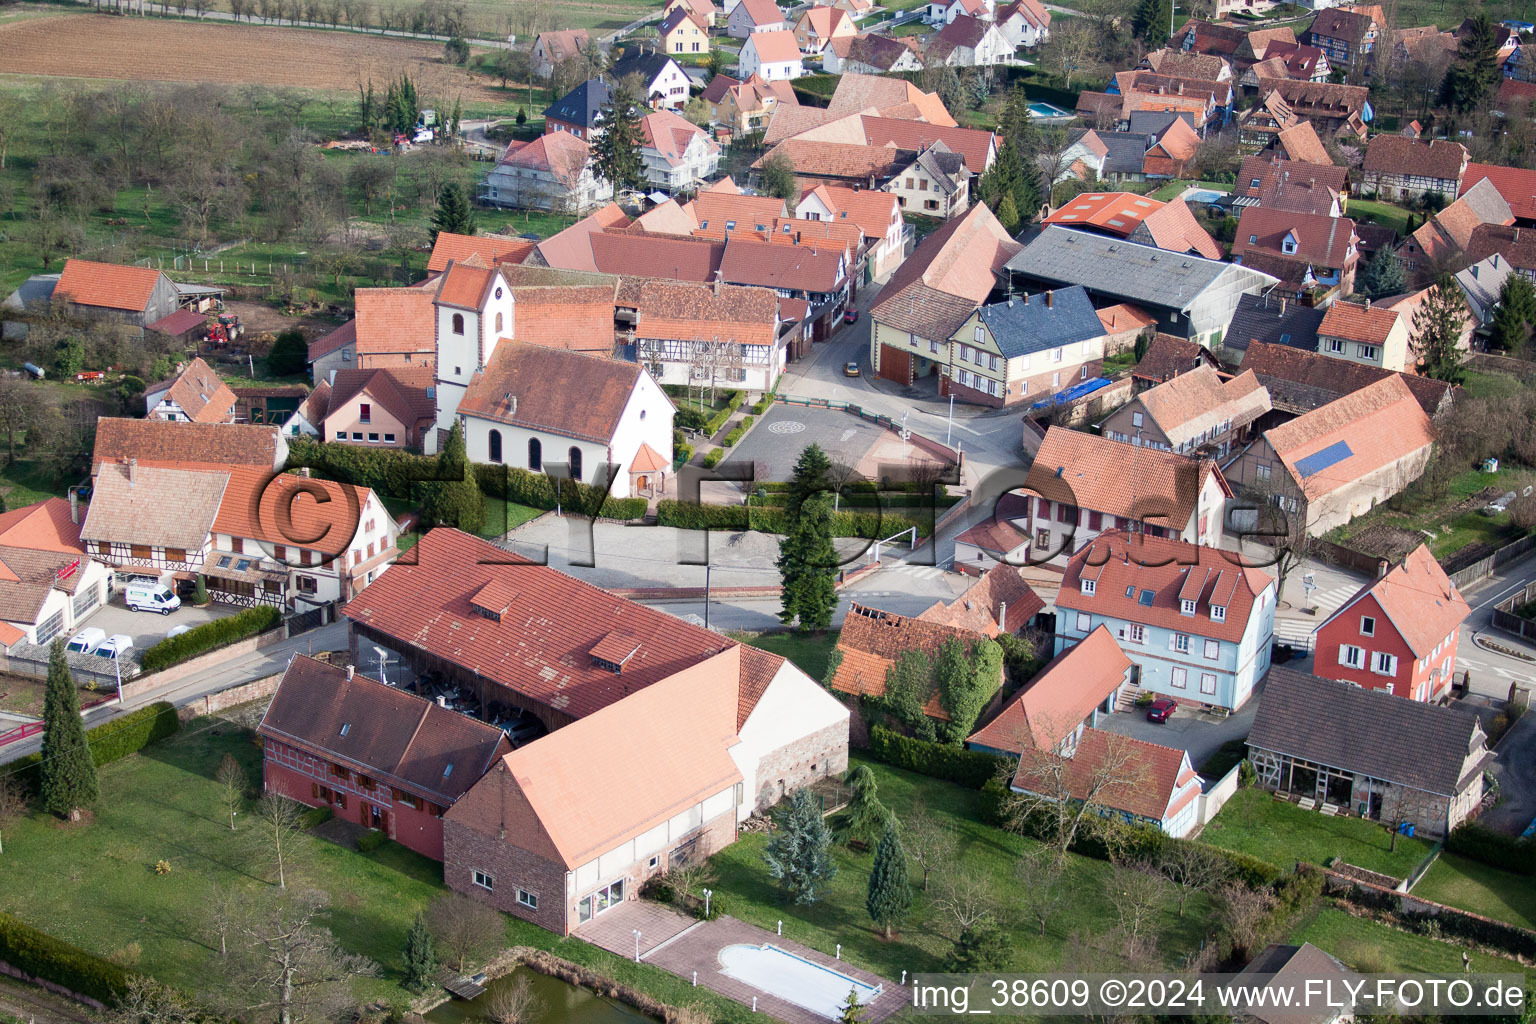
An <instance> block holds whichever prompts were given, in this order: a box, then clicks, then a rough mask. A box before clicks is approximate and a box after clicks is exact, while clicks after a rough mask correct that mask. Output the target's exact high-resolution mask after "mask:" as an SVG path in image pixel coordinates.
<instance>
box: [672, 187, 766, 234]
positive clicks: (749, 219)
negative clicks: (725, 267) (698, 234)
mask: <svg viewBox="0 0 1536 1024" xmlns="http://www.w3.org/2000/svg"><path fill="white" fill-rule="evenodd" d="M687 210H688V212H689V213H690V214H691V215H692V217H693V219H694V221H695V222H696V223H697V224H698V226H699V227H701V228H706V227H715V228H719V227H723V226H724V225H725V223H726V222H727V221H735V222H736V227H735V228H734V229H733V230H738V231H749V230H752V229H754V228H755V229H757V230H759V231H761V230H765V229H767V228H769V227H771V226H772V225H773V220H774V218H775V217H787V216H789V215H790V214H791V212H792V211H791V210H790V208H789V204H788V203H787V202H785V201H784V200H783V199H779V198H776V197H774V196H749V195H743V194H742V193H741V192H739V191H737V192H727V191H722V190H718V189H714V190H706V191H703V192H700V193H699V194H698V195H696V196H694V198H693V202H691V203H689V204H688V206H687ZM759 225H761V227H759Z"/></svg>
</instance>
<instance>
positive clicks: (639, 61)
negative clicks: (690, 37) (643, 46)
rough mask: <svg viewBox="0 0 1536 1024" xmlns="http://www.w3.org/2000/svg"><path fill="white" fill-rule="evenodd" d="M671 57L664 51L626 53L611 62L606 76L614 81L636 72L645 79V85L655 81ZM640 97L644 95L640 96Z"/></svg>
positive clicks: (621, 79) (648, 85)
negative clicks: (611, 65)
mask: <svg viewBox="0 0 1536 1024" xmlns="http://www.w3.org/2000/svg"><path fill="white" fill-rule="evenodd" d="M670 63H672V58H671V57H668V56H667V55H666V54H664V53H656V52H654V51H650V50H643V51H641V52H639V53H626V54H625V55H624V56H623V57H620V58H619V59H618V60H616V61H614V62H613V67H611V68H609V69H608V77H609V78H611V79H612V80H613V81H615V82H622V81H624V79H625V78H627V77H629V76H630V75H635V74H638V75H639V76H640V77H641V78H643V79H645V84H646V87H647V88H649V87H650V85H651V83H652V82H654V81H656V78H657V76H659V75H660V74H661V73H662V71H664V70H666V67H667V65H668V64H670ZM641 98H642V99H643V98H644V97H641Z"/></svg>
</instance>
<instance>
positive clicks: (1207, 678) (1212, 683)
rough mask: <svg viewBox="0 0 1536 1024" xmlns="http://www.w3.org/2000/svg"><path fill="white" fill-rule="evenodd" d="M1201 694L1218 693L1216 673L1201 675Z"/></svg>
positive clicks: (1202, 673)
mask: <svg viewBox="0 0 1536 1024" xmlns="http://www.w3.org/2000/svg"><path fill="white" fill-rule="evenodd" d="M1200 692H1201V693H1206V694H1214V693H1215V692H1216V673H1214V672H1201V673H1200Z"/></svg>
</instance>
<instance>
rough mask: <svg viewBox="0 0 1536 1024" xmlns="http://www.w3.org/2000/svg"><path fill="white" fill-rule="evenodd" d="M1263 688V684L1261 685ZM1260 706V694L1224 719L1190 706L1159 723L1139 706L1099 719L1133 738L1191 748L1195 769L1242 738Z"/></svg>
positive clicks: (1105, 726)
mask: <svg viewBox="0 0 1536 1024" xmlns="http://www.w3.org/2000/svg"><path fill="white" fill-rule="evenodd" d="M1260 689H1261V690H1262V687H1261V688H1260ZM1258 710H1259V694H1258V693H1255V694H1254V695H1253V696H1252V697H1249V698H1248V703H1247V704H1245V705H1243V707H1242V708H1241V709H1240V710H1239V711H1237V712H1236V713H1235V714H1231V715H1228V716H1227V717H1226V718H1223V719H1216V718H1212V717H1209V716H1207V715H1202V714H1199V713H1197V712H1194V711H1190V710H1189V709H1187V708H1180V709H1179V710H1178V711H1176V712H1174V715H1173V717H1172V718H1170V719H1168V721H1167V722H1164V723H1163V724H1161V725H1159V724H1158V723H1156V722H1149V721H1147V715H1146V712H1145V710H1142V709H1137V710H1134V711H1129V712H1126V713H1124V714H1121V713H1118V712H1117V713H1115V714H1112V715H1108V716H1105V717H1102V718H1100V719H1099V728H1100V729H1104V730H1105V731H1107V732H1116V733H1119V734H1120V735H1122V736H1129V737H1131V738H1132V739H1137V740H1145V741H1146V742H1148V743H1156V744H1158V745H1160V746H1164V747H1174V748H1175V749H1179V750H1187V751H1189V764H1190V767H1192V768H1194V769H1195V771H1199V770H1200V766H1201V765H1203V764H1205V762H1206V759H1207V758H1209V757H1210V756H1211V755H1212V754H1214V753H1216V751H1217V750H1218V749H1219V748H1220V747H1221V745H1222V744H1223V743H1226V742H1227V741H1229V740H1236V739H1242V738H1243V737H1245V736H1247V735H1248V730H1249V729H1251V728H1252V727H1253V716H1254V715H1255V714H1256V713H1257V712H1258Z"/></svg>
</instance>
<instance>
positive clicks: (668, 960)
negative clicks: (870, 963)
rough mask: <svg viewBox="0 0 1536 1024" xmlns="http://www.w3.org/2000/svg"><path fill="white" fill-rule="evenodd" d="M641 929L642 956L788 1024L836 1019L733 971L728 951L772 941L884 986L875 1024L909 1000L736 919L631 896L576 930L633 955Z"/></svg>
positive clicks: (868, 1014)
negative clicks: (697, 914)
mask: <svg viewBox="0 0 1536 1024" xmlns="http://www.w3.org/2000/svg"><path fill="white" fill-rule="evenodd" d="M637 929H638V930H639V932H640V959H641V960H643V961H645V962H646V963H650V964H655V965H656V966H657V967H660V968H663V969H664V970H668V971H671V972H672V973H673V974H675V975H677V976H678V977H680V978H683V979H684V980H686V981H693V980H694V976H695V973H697V978H698V981H697V984H699V985H702V986H704V987H705V988H708V989H710V990H711V991H713V992H718V993H719V994H720V995H723V996H726V997H727V998H729V999H734V1000H736V1001H737V1002H738V1003H741V1004H742V1005H744V1006H753V1005H755V1006H756V1008H757V1009H758V1010H759V1011H761V1012H763V1013H766V1014H768V1015H770V1016H772V1017H774V1018H776V1019H778V1020H782V1021H787V1022H788V1024H821V1022H823V1021H826V1020H828V1019H830V1018H828V1017H825V1016H822V1015H821V1014H819V1013H817V1012H815V1011H813V1010H810V1009H808V1008H806V1007H803V1006H800V1005H798V1004H796V1003H793V1002H790V1001H789V1000H787V999H781V998H779V997H778V996H776V995H771V994H769V993H768V992H766V991H764V990H762V989H759V988H755V987H753V986H752V985H749V984H747V983H746V982H743V981H741V980H739V979H737V978H733V977H731V976H729V975H727V974H726V973H725V972H724V970H723V965H722V964H721V958H720V953H721V951H722V950H724V949H726V948H727V947H729V946H763V945H771V946H775V947H777V948H778V949H781V950H783V951H785V952H787V953H792V954H794V955H795V956H797V957H800V958H801V959H804V960H808V961H810V962H811V963H814V964H817V965H819V966H821V967H824V968H826V969H827V970H830V971H835V972H838V973H840V974H843V975H846V976H847V977H850V978H854V979H856V980H858V981H860V982H862V983H864V984H866V985H871V986H874V985H878V986H880V987H881V993H880V995H879V996H878V997H876V998H875V999H874V1001H873V1002H871V1003H870V1004H869V1006H868V1008H867V1009H866V1011H865V1017H864V1019H865V1020H866V1021H869V1022H872V1024H873V1022H876V1021H881V1020H884V1019H885V1018H887V1017H889V1016H891V1015H892V1014H893V1013H895V1012H896V1011H897V1010H899V1009H900V1008H901V1007H903V1006H905V1005H906V1002H907V996H906V990H905V989H903V988H901V987H899V986H898V985H896V984H895V983H893V982H891V981H890V980H888V979H885V978H881V977H879V976H878V975H875V974H871V973H870V972H868V971H863V970H859V969H858V968H855V967H850V966H849V965H848V964H847V963H845V962H843V961H839V960H837V959H835V958H834V957H832V956H831V955H829V954H826V953H822V952H820V951H819V950H815V949H811V948H810V947H808V946H802V945H800V944H799V943H798V942H793V941H791V940H789V939H786V938H784V937H783V936H779V935H775V934H773V933H772V932H769V931H765V930H764V929H762V928H758V927H756V926H754V925H750V924H747V923H745V922H743V921H738V920H736V919H735V918H733V917H720V918H716V919H715V920H713V921H696V920H694V919H693V918H690V917H687V916H685V915H683V914H680V913H678V912H677V911H675V910H672V909H671V908H669V907H663V906H659V905H657V904H654V903H650V902H648V901H645V900H629V901H626V902H625V903H623V904H621V905H619V906H617V907H614V908H613V909H611V910H609V911H607V912H606V913H604V914H602V915H601V916H599V917H597V918H595V919H594V920H592V921H590V922H588V923H587V924H585V925H583V926H582V927H580V928H578V929H577V931H576V934H577V935H578V936H579V937H581V938H583V939H585V940H586V941H588V942H591V943H593V944H595V945H598V946H601V947H603V948H604V949H606V950H608V951H609V952H611V953H617V954H619V955H620V956H627V957H633V956H634V955H635V935H634V932H635V930H637ZM754 1000H755V1004H754Z"/></svg>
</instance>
